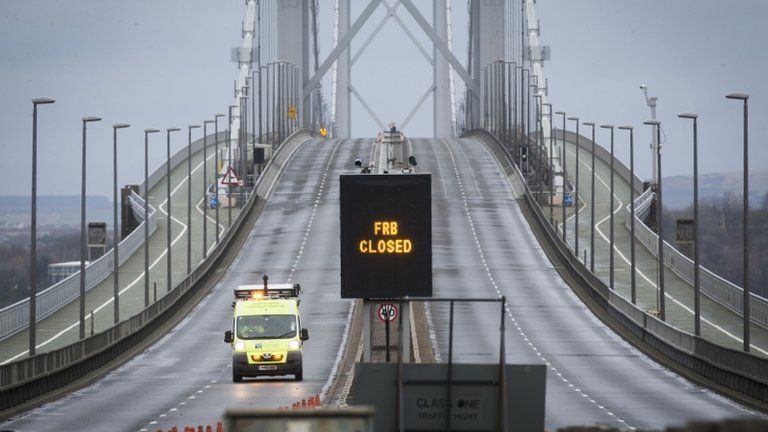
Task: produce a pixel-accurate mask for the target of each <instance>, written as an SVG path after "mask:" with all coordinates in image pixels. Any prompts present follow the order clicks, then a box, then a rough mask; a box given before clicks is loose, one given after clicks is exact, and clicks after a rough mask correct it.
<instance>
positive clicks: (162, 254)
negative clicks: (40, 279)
mask: <svg viewBox="0 0 768 432" xmlns="http://www.w3.org/2000/svg"><path fill="white" fill-rule="evenodd" d="M214 156H215V155H211V156H209V157H208V159H211V158H213V157H214ZM202 166H203V162H200V164H198V165H197V166H196V167H195V169H193V170H192V174H194V173H195V172H197V170H198V169H199V168H200V167H202ZM186 181H187V176H184V178H183V179H182V180H181V181H180V182H179V184H178V185H176V187H175V188H173V190H172V191H171V197H173V195H175V194H176V192H177V191H178V190H179V189H180V188H181V186H183V185H184V183H186ZM167 203H168V198H167V197H166V199H165V200H163V202H161V203H160V205H159V206H158V209H159V210H160V212H162V213H163V214H165V215H167V214H168V213H167V212H166V211H165V210H164V209H163V206H164V205H165V204H167ZM171 219H172V220H173V221H174V222H176V223H178V224H180V225H181V226H182V227H183V228H182V230H181V232H180V233H179V235H177V236H176V238H174V239H173V241H172V242H171V247H173V246H174V245H175V244H176V243H177V242H178V241H179V240H181V239H182V238H183V237H184V234H185V233H186V231H187V225H185V224H184V223H183V222H181V221H180V220H178V219H176V218H175V217H173V216H171ZM167 253H168V248H167V247H166V248H165V249H163V252H162V253H161V254H160V255H159V256H158V257H157V259H156V260H154V261H153V262H152V264H151V265H150V266H149V268H150V270H151V269H152V268H154V267H155V265H157V264H158V263H159V262H160V260H162V259H163V257H165V256H166V255H167ZM142 280H144V271H142V272H141V273H140V274H139V276H138V277H136V279H134V280H133V282H131V283H130V284H128V286H126V287H125V288H123V289H122V290H120V291H119V292H118V295H122V294H123V293H125V292H126V291H128V290H129V289H131V288H133V286H134V285H136V284H137V283H139V282H140V281H142ZM113 301H114V298H112V297H110V298H109V299H108V300H107V301H105V302H104V303H102V304H101V305H99V306H98V307H96V308H95V309H93V313H94V314H96V313H98V312H100V311H101V310H102V309H104V308H105V307H107V306H109V305H110V304H112V302H113ZM85 319H86V321H87V320H89V319H90V316H87V317H86V318H85ZM79 326H80V321H79V320H78V321H77V322H75V323H73V324H71V325H69V326H68V327H66V328H64V329H63V330H61V331H59V332H58V333H56V334H55V335H53V336H51V337H50V338H48V339H46V340H45V341H43V342H41V343H40V344H38V345H36V347H37V348H42V347H44V346H45V345H48V344H49V343H51V342H53V341H54V340H56V339H58V338H59V337H61V336H63V335H64V334H66V333H67V332H69V331H71V330H73V329H74V328H75V327H79ZM28 352H29V350H25V351H23V352H20V353H18V354H16V355H15V356H13V357H11V358H9V359H7V360H5V361H3V362H2V363H0V365H4V364H7V363H10V362H12V361H14V360H16V359H18V358H20V357H22V356H25V355H27V353H28Z"/></svg>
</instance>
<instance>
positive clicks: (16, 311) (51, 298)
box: [0, 192, 157, 341]
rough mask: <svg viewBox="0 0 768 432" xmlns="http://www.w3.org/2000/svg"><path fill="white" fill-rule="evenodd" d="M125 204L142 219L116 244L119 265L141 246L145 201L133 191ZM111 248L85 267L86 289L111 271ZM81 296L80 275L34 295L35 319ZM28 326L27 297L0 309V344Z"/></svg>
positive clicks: (152, 225) (152, 218)
mask: <svg viewBox="0 0 768 432" xmlns="http://www.w3.org/2000/svg"><path fill="white" fill-rule="evenodd" d="M128 204H129V205H130V206H131V211H132V212H133V214H134V216H136V218H138V219H139V220H141V223H140V224H139V226H138V227H137V228H136V229H135V230H134V231H133V232H132V233H131V234H129V235H128V236H127V237H126V238H124V239H123V240H122V241H121V242H120V243H119V245H118V248H119V251H120V254H119V256H120V262H119V265H122V264H123V263H124V262H125V261H127V260H128V259H129V258H130V257H131V255H132V254H133V253H134V252H136V250H137V249H138V248H139V247H140V246H141V245H142V244H144V230H145V229H147V223H145V221H144V220H143V219H144V200H143V199H142V198H141V197H140V196H139V195H138V194H136V193H135V192H132V193H131V195H130V197H129V198H128ZM148 225H149V234H150V235H151V234H152V233H153V232H155V230H156V229H157V217H156V211H155V209H154V207H152V206H151V205H150V209H149V224H148ZM114 255H115V252H114V249H110V250H109V251H107V253H105V254H104V255H102V256H101V257H99V259H97V260H95V261H94V262H92V263H90V264H89V265H88V266H87V267H86V268H85V290H86V292H87V291H90V290H91V289H92V288H94V287H95V286H96V285H98V284H100V283H101V282H102V281H103V280H104V279H106V278H108V277H109V276H110V275H111V274H112V270H113V269H114ZM79 295H80V272H79V271H78V272H76V273H74V274H72V275H70V276H68V277H67V278H65V279H62V280H61V281H59V282H57V283H55V284H53V285H51V286H50V287H48V288H46V289H44V290H43V291H40V292H39V293H38V294H37V304H36V311H37V312H36V313H37V319H38V320H42V319H44V318H46V317H48V316H50V315H51V314H53V313H54V312H56V311H57V310H59V309H61V308H62V307H64V306H66V305H67V304H69V303H70V302H72V301H74V300H75V299H76V298H77V297H78V296H79ZM27 327H29V298H26V299H24V300H21V301H18V302H16V303H14V304H12V305H10V306H6V307H5V308H3V309H1V310H0V341H2V340H4V339H6V338H8V337H10V336H12V335H14V334H16V333H18V332H20V331H22V330H24V329H25V328H27Z"/></svg>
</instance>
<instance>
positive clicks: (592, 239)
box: [583, 122, 595, 273]
mask: <svg viewBox="0 0 768 432" xmlns="http://www.w3.org/2000/svg"><path fill="white" fill-rule="evenodd" d="M583 125H584V126H589V127H591V128H592V181H591V182H590V184H589V190H590V192H589V201H590V202H589V225H590V228H589V271H591V272H592V273H594V272H595V124H594V123H593V122H584V123H583ZM584 264H586V263H584Z"/></svg>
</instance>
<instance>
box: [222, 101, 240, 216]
mask: <svg viewBox="0 0 768 432" xmlns="http://www.w3.org/2000/svg"><path fill="white" fill-rule="evenodd" d="M234 108H237V105H230V106H229V113H228V114H229V117H228V119H227V149H228V156H227V157H228V160H227V173H226V174H224V178H226V177H227V176H228V175H230V173H234V172H235V170H234V168H232V110H233V109H234ZM231 180H232V179H231V176H230V181H231ZM231 191H232V187H231V186H230V185H227V230H229V228H230V227H231V226H232V192H231Z"/></svg>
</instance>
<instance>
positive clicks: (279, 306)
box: [224, 276, 309, 382]
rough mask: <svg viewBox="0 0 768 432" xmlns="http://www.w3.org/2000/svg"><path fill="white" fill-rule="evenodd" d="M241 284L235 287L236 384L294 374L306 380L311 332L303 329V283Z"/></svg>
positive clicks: (227, 336) (231, 338)
mask: <svg viewBox="0 0 768 432" xmlns="http://www.w3.org/2000/svg"><path fill="white" fill-rule="evenodd" d="M267 279H268V278H267V277H266V276H264V285H263V286H259V285H240V286H238V287H237V288H235V290H234V291H235V302H234V303H233V307H234V309H235V313H234V317H233V319H232V330H227V331H226V332H225V333H224V342H227V343H229V344H231V345H232V381H233V382H240V381H242V380H243V377H258V376H277V375H294V376H295V378H296V381H301V380H302V379H303V378H304V374H303V366H302V358H303V346H304V341H306V340H307V339H309V331H308V330H307V329H304V328H301V318H300V317H299V294H300V293H301V286H300V285H299V284H293V285H291V284H273V285H267Z"/></svg>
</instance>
